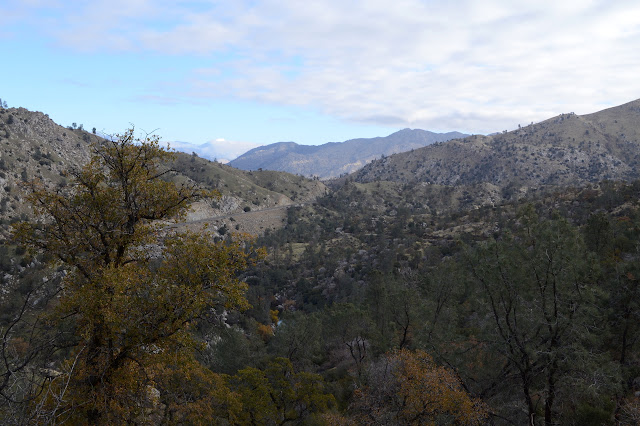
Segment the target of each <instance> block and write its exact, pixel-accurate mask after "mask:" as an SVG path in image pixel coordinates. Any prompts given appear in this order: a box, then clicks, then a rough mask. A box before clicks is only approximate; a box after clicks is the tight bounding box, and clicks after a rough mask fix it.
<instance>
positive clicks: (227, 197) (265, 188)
mask: <svg viewBox="0 0 640 426" xmlns="http://www.w3.org/2000/svg"><path fill="white" fill-rule="evenodd" d="M101 140H103V139H101V138H100V137H98V136H96V135H94V134H91V133H89V132H86V131H84V130H80V129H70V128H65V127H63V126H60V125H58V124H56V123H55V122H54V121H53V120H51V119H50V118H49V117H48V115H46V114H44V113H42V112H32V111H29V110H27V109H24V108H9V109H3V108H0V221H1V224H2V230H1V232H2V235H5V236H6V232H7V230H8V225H9V224H10V223H11V222H13V221H15V220H18V219H25V218H26V217H27V216H28V215H29V214H30V212H29V210H28V209H27V207H26V206H25V203H24V199H23V196H24V193H23V192H22V189H21V186H22V185H23V183H24V182H27V181H30V180H33V179H40V180H42V181H44V182H45V183H47V184H49V185H54V186H55V185H57V186H60V187H64V186H65V185H67V183H68V176H67V174H68V171H69V170H72V169H77V168H79V167H81V166H82V165H83V164H85V163H86V162H87V161H89V158H90V153H91V144H92V143H99V142H100V141H101ZM165 167H167V168H171V169H173V170H174V173H173V177H172V179H174V180H176V181H185V180H187V181H194V182H197V183H198V184H199V185H201V186H202V187H204V188H208V189H217V190H219V191H220V193H221V194H222V198H221V199H218V200H208V201H202V202H198V203H196V204H195V205H194V207H193V210H192V212H191V213H190V214H189V215H188V217H187V219H188V220H189V221H202V220H204V219H208V218H212V217H217V216H225V215H228V214H232V213H235V214H242V213H246V212H249V211H252V212H254V216H255V212H257V211H260V210H264V209H270V208H274V207H283V206H288V205H292V204H296V203H303V202H306V201H310V200H313V199H315V198H316V197H318V196H320V195H323V194H324V193H325V191H326V188H325V186H324V185H323V184H322V183H321V182H319V181H317V180H309V179H306V178H303V177H301V176H294V175H291V174H288V173H282V172H246V171H242V170H237V169H234V168H232V167H229V166H224V165H222V164H219V163H215V162H211V161H208V160H205V159H203V158H199V157H197V156H194V155H188V154H184V153H179V152H177V153H176V155H175V160H174V162H173V163H172V164H168V165H166V166H165ZM284 214H285V213H284V211H282V212H280V213H279V216H281V217H280V219H279V220H281V219H282V217H284ZM269 216H270V217H272V216H273V213H269ZM256 220H258V221H259V218H258V219H256ZM223 222H224V221H223ZM223 222H221V223H220V225H221V226H222V223H223ZM274 223H275V222H274V221H273V220H271V221H269V224H270V225H271V226H273V224H274ZM271 226H269V227H271ZM247 228H248V230H255V229H256V227H255V226H252V225H251V224H248V225H247ZM257 229H258V230H260V228H257ZM238 230H240V231H242V230H243V229H241V228H240V227H238ZM261 231H263V230H261Z"/></svg>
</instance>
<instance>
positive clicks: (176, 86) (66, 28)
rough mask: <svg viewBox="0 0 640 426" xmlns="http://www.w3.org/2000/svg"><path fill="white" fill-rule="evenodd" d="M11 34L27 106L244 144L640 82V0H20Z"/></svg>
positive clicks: (463, 118) (443, 121) (506, 126)
mask: <svg viewBox="0 0 640 426" xmlns="http://www.w3.org/2000/svg"><path fill="white" fill-rule="evenodd" d="M0 43H1V46H2V49H1V50H0V52H2V53H1V62H0V64H1V65H0V77H1V78H0V98H2V99H3V100H6V101H7V103H8V104H9V106H23V107H26V108H28V109H31V110H39V111H43V112H45V113H48V114H49V115H50V116H51V117H52V118H53V119H54V120H55V121H56V122H58V123H60V124H63V125H69V124H71V123H72V122H76V123H78V124H80V123H82V124H84V127H85V128H89V129H90V128H92V127H96V128H97V129H98V130H102V131H104V132H106V133H115V132H121V131H123V130H124V129H125V128H126V127H128V126H129V125H130V123H132V124H135V126H136V127H137V128H138V129H141V130H144V131H153V130H156V129H157V130H156V132H157V133H158V134H159V135H161V136H162V137H163V138H164V139H165V140H168V141H172V140H174V141H187V142H191V143H195V144H201V143H205V142H208V141H216V142H215V143H216V146H219V147H220V149H221V150H225V149H226V150H227V151H226V154H225V155H228V156H232V155H233V153H232V151H233V146H234V144H233V143H234V142H238V145H237V146H238V148H237V149H236V151H245V150H246V149H248V147H252V146H257V145H264V144H269V143H273V142H278V141H296V142H298V143H303V144H319V143H324V142H329V141H343V140H346V139H350V138H356V137H373V136H386V135H388V134H390V133H392V132H394V131H396V130H399V129H402V128H405V127H410V128H421V129H425V130H432V131H439V132H445V131H453V130H458V131H462V132H467V133H491V132H495V131H501V130H511V129H514V128H516V127H517V125H518V124H524V123H529V122H531V121H539V120H542V119H545V118H548V117H551V116H553V115H556V114H559V113H563V112H571V111H573V112H576V113H578V114H584V113H590V112H595V111H598V110H601V109H604V108H607V107H610V106H615V105H619V104H622V103H625V102H628V101H631V100H634V99H637V98H640V78H639V77H638V72H639V71H640V2H638V1H637V0H635V1H615V0H613V1H612V0H607V1H589V0H579V1H572V0H563V1H558V0H553V1H546V0H536V1H515V0H508V1H455V0H449V1H420V0H393V1H382V0H363V1H359V0H312V1H300V0H296V1H288V0H264V1H261V0H228V1H215V0H209V1H205V0H200V1H198V0H196V1H179V0H108V1H106V0H92V1H85V0H82V1H79V0H78V1H76V0H2V1H0ZM240 147H241V148H240ZM239 153H240V152H238V154H239ZM236 155H237V154H236Z"/></svg>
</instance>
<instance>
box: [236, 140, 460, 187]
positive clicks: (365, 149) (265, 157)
mask: <svg viewBox="0 0 640 426" xmlns="http://www.w3.org/2000/svg"><path fill="white" fill-rule="evenodd" d="M464 136H467V135H465V134H462V133H459V132H449V133H433V132H428V131H425V130H419V129H413V130H412V129H404V130H400V131H398V132H396V133H393V134H391V135H389V136H386V137H377V138H361V139H351V140H348V141H345V142H329V143H326V144H323V145H317V146H313V145H299V144H297V143H295V142H278V143H274V144H271V145H266V146H261V147H258V148H255V149H252V150H250V151H248V152H246V153H245V154H243V155H241V156H240V157H238V158H236V159H235V160H233V161H231V162H230V163H229V164H230V165H231V166H233V167H237V168H239V169H243V170H258V169H266V170H279V171H286V172H289V173H295V174H301V175H304V176H309V177H312V176H314V177H318V178H320V179H329V178H333V177H337V176H340V175H342V174H347V173H352V172H354V171H356V170H358V169H360V168H361V167H363V166H364V165H365V164H367V163H369V162H370V161H372V160H374V159H376V158H380V157H381V156H386V155H391V154H395V153H398V152H404V151H409V150H412V149H416V148H421V147H424V146H426V145H430V144H433V143H436V142H443V141H448V140H451V139H456V138H461V137H464Z"/></svg>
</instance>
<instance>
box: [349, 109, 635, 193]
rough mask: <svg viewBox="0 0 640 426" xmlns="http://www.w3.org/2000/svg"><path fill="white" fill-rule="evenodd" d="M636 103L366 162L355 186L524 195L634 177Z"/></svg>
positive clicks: (571, 114) (555, 118)
mask: <svg viewBox="0 0 640 426" xmlns="http://www.w3.org/2000/svg"><path fill="white" fill-rule="evenodd" d="M639 159H640V100H636V101H633V102H629V103H627V104H624V105H621V106H618V107H614V108H609V109H606V110H604V111H600V112H597V113H593V114H588V115H581V116H580V115H576V114H573V113H568V114H561V115H559V116H556V117H553V118H550V119H548V120H545V121H543V122H540V123H536V124H530V125H527V126H524V127H521V128H519V129H518V130H514V131H511V132H505V133H501V134H496V135H491V136H478V135H475V136H469V137H466V138H464V139H458V140H454V141H450V142H446V143H437V144H433V145H430V146H427V147H424V148H421V149H416V150H414V151H413V152H410V153H409V152H405V153H400V154H396V155H393V156H390V157H387V158H383V159H379V160H376V161H373V162H372V163H370V164H368V165H367V166H365V167H364V168H363V169H362V170H360V171H358V172H356V173H354V174H353V176H352V177H353V179H354V180H355V181H357V182H363V183H364V182H374V181H393V182H401V183H417V182H423V183H432V184H439V185H474V184H478V183H490V184H492V185H496V186H498V187H500V188H506V187H507V186H511V187H512V188H522V189H523V191H527V190H528V189H531V188H536V187H540V186H545V185H554V186H555V185H582V184H584V183H588V182H597V181H600V180H603V179H611V180H626V181H628V180H632V179H637V178H638V177H639V176H640V174H639V170H638V164H639V163H638V160H639Z"/></svg>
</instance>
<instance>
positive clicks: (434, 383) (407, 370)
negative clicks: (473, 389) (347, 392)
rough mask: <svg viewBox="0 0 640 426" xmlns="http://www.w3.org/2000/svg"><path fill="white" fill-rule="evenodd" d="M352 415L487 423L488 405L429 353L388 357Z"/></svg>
mask: <svg viewBox="0 0 640 426" xmlns="http://www.w3.org/2000/svg"><path fill="white" fill-rule="evenodd" d="M354 396H355V398H354V402H353V404H352V407H351V408H352V410H354V411H355V412H356V419H357V420H358V421H361V422H364V423H370V422H373V423H382V424H416V425H417V424H421V425H422V424H449V423H455V424H466V425H476V424H481V423H482V422H483V420H484V419H485V418H486V416H487V411H486V408H485V407H484V405H483V404H482V403H481V402H480V401H479V400H477V399H473V398H471V397H470V396H469V395H468V394H467V393H466V392H465V391H464V389H462V386H461V383H460V380H459V379H458V378H457V377H456V376H455V375H454V374H453V373H452V372H451V371H449V370H447V369H446V368H444V367H442V366H438V365H436V364H435V362H434V361H433V358H431V356H430V355H429V354H427V353H426V352H424V351H420V350H418V351H415V352H412V351H409V350H407V349H402V350H400V351H397V352H393V353H390V354H387V355H386V357H385V359H384V360H382V361H381V362H379V363H377V364H374V365H373V366H372V368H371V370H370V372H369V383H368V386H365V387H364V388H362V389H358V390H356V392H355V395H354Z"/></svg>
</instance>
